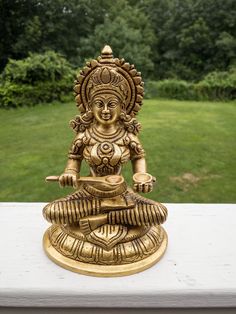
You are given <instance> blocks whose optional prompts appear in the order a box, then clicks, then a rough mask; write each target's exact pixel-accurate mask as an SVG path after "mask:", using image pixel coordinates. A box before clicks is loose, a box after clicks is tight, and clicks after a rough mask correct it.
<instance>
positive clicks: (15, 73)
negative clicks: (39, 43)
mask: <svg viewBox="0 0 236 314" xmlns="http://www.w3.org/2000/svg"><path fill="white" fill-rule="evenodd" d="M73 77H74V71H73V70H72V68H71V67H70V65H69V63H68V62H67V61H66V60H65V59H64V58H63V57H62V56H61V55H59V54H57V53H55V52H53V51H47V52H45V53H44V54H30V55H29V57H27V58H26V59H24V60H12V59H10V60H9V62H8V64H7V65H6V67H5V69H4V71H3V73H2V75H1V84H0V107H4V108H10V107H19V106H23V105H27V106H31V105H36V104H38V103H42V102H45V103H48V102H51V101H53V100H61V98H62V96H63V95H65V94H67V93H68V92H69V91H72V84H73Z"/></svg>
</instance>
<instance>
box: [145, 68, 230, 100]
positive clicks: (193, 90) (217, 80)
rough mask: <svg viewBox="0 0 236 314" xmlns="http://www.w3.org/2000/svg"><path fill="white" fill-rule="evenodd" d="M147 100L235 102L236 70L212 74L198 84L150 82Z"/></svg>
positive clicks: (146, 90) (166, 81) (147, 85)
mask: <svg viewBox="0 0 236 314" xmlns="http://www.w3.org/2000/svg"><path fill="white" fill-rule="evenodd" d="M145 97H146V98H156V97H160V98H170V99H179V100H233V99H235V98H236V69H235V68H234V69H231V70H230V71H229V72H212V73H209V74H208V75H206V76H205V78H204V79H203V80H202V81H200V82H198V83H190V82H186V81H182V80H176V79H175V80H174V79H170V80H163V81H157V82H155V81H149V82H147V84H146V86H145Z"/></svg>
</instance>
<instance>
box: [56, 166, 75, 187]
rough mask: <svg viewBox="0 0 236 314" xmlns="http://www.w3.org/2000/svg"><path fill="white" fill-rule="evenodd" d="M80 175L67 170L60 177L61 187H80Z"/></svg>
mask: <svg viewBox="0 0 236 314" xmlns="http://www.w3.org/2000/svg"><path fill="white" fill-rule="evenodd" d="M78 179H79V174H78V173H77V172H76V171H74V170H67V171H65V172H64V173H63V174H61V175H60V177H59V184H60V186H61V187H65V186H67V185H68V186H73V187H74V188H77V187H78Z"/></svg>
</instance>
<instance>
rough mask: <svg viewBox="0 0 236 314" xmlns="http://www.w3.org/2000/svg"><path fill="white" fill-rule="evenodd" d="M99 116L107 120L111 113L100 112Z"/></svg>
mask: <svg viewBox="0 0 236 314" xmlns="http://www.w3.org/2000/svg"><path fill="white" fill-rule="evenodd" d="M101 117H102V119H103V120H109V119H110V118H111V115H110V114H109V113H108V114H102V115H101Z"/></svg>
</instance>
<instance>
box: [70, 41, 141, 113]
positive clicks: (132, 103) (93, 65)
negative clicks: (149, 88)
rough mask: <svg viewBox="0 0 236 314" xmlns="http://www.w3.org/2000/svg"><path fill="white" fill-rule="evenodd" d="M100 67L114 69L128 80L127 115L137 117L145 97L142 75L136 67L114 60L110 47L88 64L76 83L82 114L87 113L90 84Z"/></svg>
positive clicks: (105, 48) (77, 99) (122, 60)
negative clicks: (91, 78)
mask: <svg viewBox="0 0 236 314" xmlns="http://www.w3.org/2000/svg"><path fill="white" fill-rule="evenodd" d="M99 67H114V68H115V70H116V71H117V72H118V73H119V74H120V75H122V76H123V78H124V79H125V80H126V82H127V86H128V96H127V98H126V100H125V108H126V113H127V114H129V115H131V116H135V115H136V114H137V112H138V111H139V110H140V108H141V106H142V100H143V95H144V88H143V86H144V83H143V82H142V78H141V73H140V72H137V71H136V69H135V68H134V65H130V64H129V63H128V62H125V60H124V59H118V58H113V55H112V50H111V47H110V46H105V47H104V48H103V50H102V52H101V56H99V57H98V58H97V59H94V60H92V61H90V62H87V63H86V66H85V67H84V68H83V69H82V70H81V71H80V75H79V76H78V77H77V80H76V81H75V87H74V91H75V93H76V97H75V100H76V103H77V107H78V108H79V110H80V112H81V113H85V111H86V110H87V109H88V93H87V87H88V82H89V79H90V77H91V76H92V75H93V74H94V72H95V71H96V70H97V69H98V68H99Z"/></svg>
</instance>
